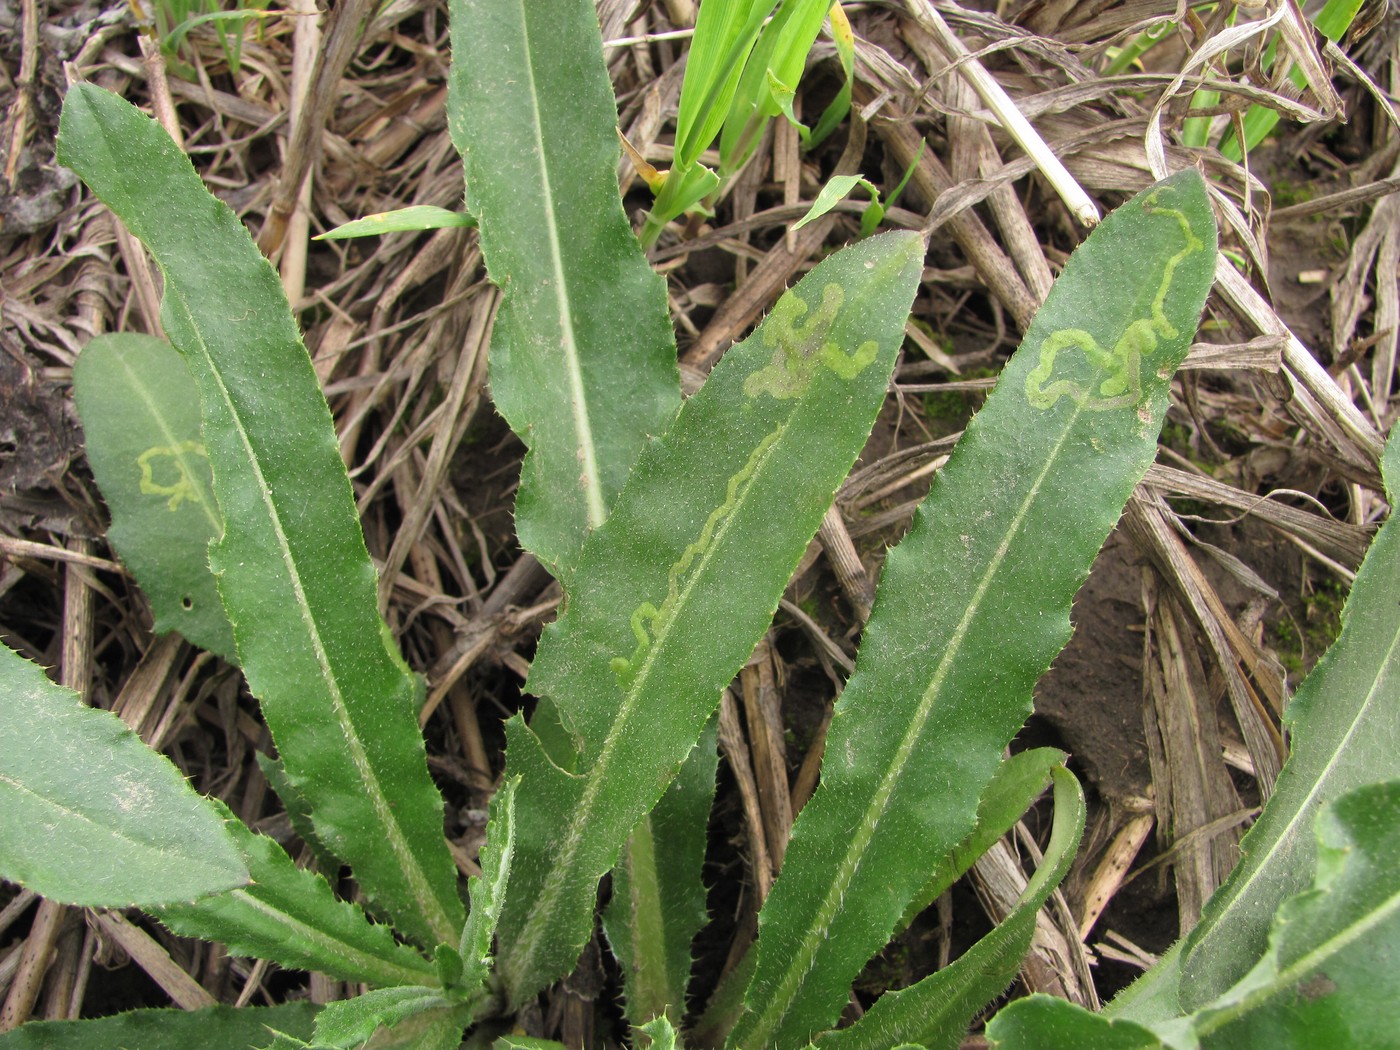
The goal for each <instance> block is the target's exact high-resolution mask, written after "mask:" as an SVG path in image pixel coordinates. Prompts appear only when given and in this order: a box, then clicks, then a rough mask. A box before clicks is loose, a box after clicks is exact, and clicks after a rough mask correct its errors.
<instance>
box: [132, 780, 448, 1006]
mask: <svg viewBox="0 0 1400 1050" xmlns="http://www.w3.org/2000/svg"><path fill="white" fill-rule="evenodd" d="M215 805H216V806H218V808H219V810H220V812H221V813H222V814H223V817H224V825H225V827H227V828H228V830H229V833H230V834H231V835H232V836H233V840H234V841H235V842H236V843H237V844H238V846H239V849H240V850H241V852H242V854H243V859H244V862H245V863H246V864H247V865H248V870H249V872H250V873H251V874H252V881H251V882H250V883H249V884H248V885H247V886H243V887H240V888H238V889H233V890H229V891H227V892H225V893H221V894H218V895H216V896H212V897H205V898H203V899H202V900H199V901H197V902H195V903H193V904H180V905H172V906H169V907H164V908H155V909H151V908H148V909H147V910H148V911H150V912H151V914H153V915H155V917H156V918H158V919H160V921H161V922H163V923H164V924H165V925H166V926H168V927H170V929H171V930H173V931H175V932H176V933H178V934H180V935H181V936H182V937H200V938H203V939H204V940H207V941H221V942H223V943H224V944H226V945H227V946H228V949H229V953H230V954H231V955H244V956H251V957H253V958H256V959H271V960H273V961H275V962H278V963H280V964H281V965H283V966H286V967H289V968H291V969H294V970H319V971H320V972H322V973H327V974H330V975H331V976H333V977H337V978H339V979H340V980H342V981H364V982H365V983H367V984H380V985H385V984H419V983H422V982H423V981H425V980H431V979H432V977H433V967H432V964H431V963H429V962H428V961H427V960H426V959H424V958H423V957H422V956H421V955H419V954H418V953H417V952H415V951H414V950H413V949H412V948H409V947H408V946H407V945H403V944H399V943H398V942H397V941H395V940H394V934H393V931H392V930H390V929H389V927H387V926H379V925H376V924H375V923H372V922H371V921H370V920H369V917H368V916H366V915H365V913H364V911H363V910H362V909H361V908H360V907H359V905H356V904H351V903H348V902H346V901H342V900H339V899H337V898H336V896H335V894H334V893H333V892H332V891H331V888H330V885H329V884H328V883H327V882H326V880H325V879H324V878H322V877H321V876H320V875H318V874H317V873H316V872H314V871H307V870H306V869H304V868H298V867H297V866H296V864H295V863H294V862H293V861H292V858H291V857H289V856H287V853H286V851H285V850H283V849H282V847H281V846H279V845H278V844H277V843H276V842H274V841H273V840H272V839H270V838H268V837H267V836H266V835H256V834H254V833H253V832H252V831H250V830H248V828H247V826H246V825H245V824H244V823H243V822H242V821H241V820H239V819H238V818H237V817H235V816H234V815H233V813H231V812H230V811H229V810H228V808H227V807H226V806H224V805H223V804H221V803H217V802H216V803H215Z"/></svg>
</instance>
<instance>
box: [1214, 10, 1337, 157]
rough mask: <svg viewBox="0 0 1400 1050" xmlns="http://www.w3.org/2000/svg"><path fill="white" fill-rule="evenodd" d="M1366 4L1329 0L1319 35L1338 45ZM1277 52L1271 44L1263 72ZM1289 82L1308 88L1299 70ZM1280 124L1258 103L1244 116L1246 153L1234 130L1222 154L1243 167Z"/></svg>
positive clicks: (1320, 14)
mask: <svg viewBox="0 0 1400 1050" xmlns="http://www.w3.org/2000/svg"><path fill="white" fill-rule="evenodd" d="M1362 3H1363V0H1327V3H1326V4H1324V5H1323V6H1322V8H1321V9H1320V10H1317V11H1316V14H1314V15H1313V16H1312V19H1313V24H1314V25H1315V26H1316V27H1317V30H1318V32H1319V33H1321V34H1322V35H1323V36H1324V37H1326V38H1327V39H1328V40H1330V41H1332V43H1334V44H1335V43H1336V42H1337V41H1339V40H1341V39H1342V34H1343V33H1345V32H1346V31H1347V29H1348V28H1350V26H1351V23H1352V21H1353V20H1354V19H1355V18H1356V15H1357V12H1358V11H1360V10H1361V7H1362ZM1277 51H1278V42H1277V41H1272V42H1270V44H1269V46H1268V47H1267V48H1266V49H1265V51H1264V57H1263V69H1264V70H1265V71H1267V70H1268V69H1269V67H1270V66H1271V65H1272V64H1273V61H1274V57H1275V54H1276V53H1277ZM1289 79H1290V80H1291V81H1293V84H1294V86H1295V87H1297V88H1298V89H1299V90H1303V89H1306V88H1307V86H1308V83H1307V78H1306V77H1305V76H1304V75H1303V72H1302V70H1301V69H1299V68H1298V67H1297V66H1295V67H1294V68H1293V69H1291V70H1290V71H1289ZM1203 104H1204V103H1203ZM1278 122H1279V114H1278V110H1275V109H1270V108H1269V107H1268V106H1261V105H1258V104H1257V103H1256V104H1255V105H1252V106H1250V107H1249V109H1248V110H1246V111H1245V115H1244V132H1243V134H1244V147H1243V149H1242V148H1241V146H1240V139H1239V137H1238V136H1237V135H1236V134H1235V130H1234V128H1231V129H1230V130H1229V131H1227V132H1226V133H1225V138H1224V139H1223V141H1221V143H1220V152H1221V153H1222V154H1224V156H1225V159H1226V160H1231V161H1234V162H1235V163H1236V164H1238V163H1240V162H1241V161H1242V160H1243V159H1244V154H1245V152H1246V151H1247V150H1252V149H1253V148H1254V147H1255V146H1257V145H1259V143H1261V142H1263V141H1264V140H1265V139H1266V138H1268V137H1269V132H1271V131H1273V130H1274V127H1275V126H1276V125H1277V124H1278Z"/></svg>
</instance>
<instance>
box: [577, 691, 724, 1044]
mask: <svg viewBox="0 0 1400 1050" xmlns="http://www.w3.org/2000/svg"><path fill="white" fill-rule="evenodd" d="M716 748H717V740H716V722H715V720H714V719H711V720H710V723H709V725H707V726H706V727H705V731H704V732H703V733H701V734H700V742H699V743H698V744H696V745H695V750H694V751H692V752H691V753H690V757H689V758H687V759H686V760H685V764H684V765H683V766H681V771H680V773H679V774H677V776H676V779H675V780H673V781H671V786H670V787H668V788H667V789H666V793H665V794H663V795H662V796H661V801H659V802H658V803H657V804H656V808H655V809H653V810H652V811H651V812H650V813H648V814H647V815H646V816H645V817H643V818H642V819H641V822H640V823H639V824H638V825H637V826H636V828H635V829H634V830H633V831H632V834H631V836H630V837H629V838H628V840H627V845H626V846H624V847H623V850H622V855H621V857H619V858H618V863H617V867H615V868H613V873H612V899H611V900H610V901H609V902H608V908H607V911H605V912H604V913H603V929H604V931H605V932H606V933H607V935H608V943H609V944H610V945H611V946H612V950H613V955H615V956H616V957H617V961H618V962H619V963H620V964H621V966H622V976H623V988H624V992H625V994H626V997H627V1019H628V1020H629V1021H631V1022H632V1024H634V1025H641V1024H643V1023H644V1022H646V1021H650V1020H651V1019H652V1018H655V1017H660V1016H661V1015H662V1014H663V1013H664V1012H665V1011H666V1010H667V1008H669V1009H670V1011H671V1014H672V1015H673V1016H676V1017H680V1016H681V1015H682V1014H684V1012H685V992H686V988H687V986H688V985H689V983H690V966H691V963H692V962H693V961H694V957H693V956H692V955H691V951H690V942H691V941H692V940H694V939H695V935H696V934H697V933H699V932H700V928H701V927H702V926H704V925H705V923H706V921H708V919H709V913H708V912H707V911H706V910H705V884H704V882H703V881H702V880H701V874H700V873H701V869H702V868H703V867H704V864H705V832H706V830H707V826H708V822H709V817H710V807H711V805H712V804H713V802H714V798H715V773H716V771H717V769H718V766H719V754H718V751H717V750H716Z"/></svg>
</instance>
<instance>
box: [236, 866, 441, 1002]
mask: <svg viewBox="0 0 1400 1050" xmlns="http://www.w3.org/2000/svg"><path fill="white" fill-rule="evenodd" d="M231 896H233V897H235V898H237V899H238V900H239V901H241V902H242V903H243V904H244V905H245V906H247V907H249V908H251V909H252V910H254V911H257V912H259V913H261V914H263V915H266V916H267V917H268V918H270V919H272V920H273V921H274V922H276V923H277V924H278V925H279V926H285V927H288V928H289V929H291V930H293V931H295V932H296V933H298V934H300V935H301V937H302V938H303V939H304V940H306V941H308V942H309V943H311V944H312V945H313V946H315V947H317V948H320V949H321V950H322V951H323V952H325V953H326V954H327V955H329V956H330V957H332V958H336V959H338V960H340V961H341V962H342V963H345V964H347V965H350V966H355V967H357V968H358V970H359V972H360V973H362V974H376V975H377V976H376V977H374V978H373V980H374V981H375V982H377V983H379V984H384V985H392V984H395V983H398V984H416V983H418V982H419V981H421V980H423V979H424V978H425V977H426V978H430V979H431V978H432V976H433V971H432V967H430V966H427V965H426V964H425V965H424V968H423V969H422V970H415V969H411V968H409V967H408V966H405V965H403V964H402V963H398V962H395V961H393V960H390V959H385V958H384V957H383V956H380V955H377V954H373V953H369V952H366V951H365V950H364V949H362V948H360V947H357V946H356V945H354V944H352V943H351V942H350V941H347V940H345V939H343V938H341V937H335V936H332V935H330V934H328V933H327V932H326V931H325V930H323V929H321V927H319V926H313V925H311V924H309V923H306V922H304V921H302V920H301V919H299V918H297V917H296V916H295V915H293V914H291V913H290V912H288V911H286V910H284V909H282V908H279V907H276V906H275V905H273V904H271V903H269V902H268V901H264V900H262V899H260V898H258V897H255V896H254V895H253V894H252V893H251V892H249V891H248V890H246V889H239V890H234V891H233V892H232V894H231ZM337 903H338V902H337Z"/></svg>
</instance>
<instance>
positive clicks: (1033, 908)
mask: <svg viewBox="0 0 1400 1050" xmlns="http://www.w3.org/2000/svg"><path fill="white" fill-rule="evenodd" d="M1051 776H1052V777H1053V778H1054V782H1055V826H1054V829H1053V830H1052V831H1051V833H1050V842H1049V844H1048V845H1047V846H1046V848H1045V857H1044V860H1043V861H1042V863H1041V865H1040V867H1039V868H1038V869H1036V873H1035V874H1034V875H1033V876H1032V877H1031V879H1030V882H1029V883H1027V885H1026V889H1025V891H1024V892H1023V893H1022V894H1021V899H1020V900H1018V901H1017V902H1016V906H1015V907H1014V908H1013V909H1012V910H1011V913H1010V914H1009V915H1007V916H1006V918H1005V919H1004V920H1002V922H1000V923H999V924H998V925H997V926H996V927H995V928H994V929H993V930H992V932H991V933H989V934H987V935H986V936H985V937H983V938H982V939H981V940H980V941H978V942H977V943H976V944H975V945H973V946H972V947H971V948H969V949H968V950H967V951H966V952H964V953H963V954H962V955H960V956H959V957H958V958H957V960H956V961H955V962H953V963H952V965H950V966H948V967H947V968H945V969H942V970H939V971H938V972H937V973H935V974H933V975H932V976H929V977H926V978H924V979H923V980H922V981H920V982H919V983H918V984H915V985H913V986H912V987H910V988H905V989H904V990H902V991H898V992H886V993H885V994H884V995H882V996H881V997H880V998H879V1000H877V1001H876V1003H875V1005H874V1006H872V1007H871V1008H870V1009H869V1010H867V1011H866V1013H865V1016H864V1017H862V1018H861V1019H860V1020H859V1021H857V1022H856V1023H855V1024H853V1025H852V1026H851V1027H850V1028H845V1029H842V1030H840V1031H837V1032H831V1033H828V1034H827V1035H825V1036H822V1037H820V1038H818V1039H817V1041H816V1043H817V1048H818V1050H883V1048H884V1047H887V1046H896V1045H898V1044H900V1043H918V1044H920V1045H922V1046H926V1047H928V1048H929V1050H957V1047H958V1046H959V1044H961V1043H962V1041H963V1038H964V1037H965V1036H966V1035H967V1029H968V1025H969V1024H971V1022H972V1020H973V1018H975V1017H976V1016H977V1014H978V1013H979V1012H980V1011H981V1010H982V1008H983V1007H985V1006H986V1005H987V1003H988V1002H989V1001H991V1000H992V999H994V998H996V997H997V996H998V995H1000V994H1001V993H1002V992H1004V991H1005V990H1006V986H1007V985H1009V984H1010V983H1011V982H1012V980H1013V979H1015V977H1016V971H1017V969H1018V968H1019V967H1020V965H1021V960H1022V959H1024V958H1025V956H1026V952H1028V951H1029V950H1030V946H1031V938H1032V936H1033V935H1034V934H1035V917H1036V913H1037V912H1039V911H1040V909H1041V907H1042V906H1044V904H1045V902H1046V900H1047V899H1048V898H1049V897H1050V894H1051V893H1052V892H1053V891H1054V889H1055V887H1056V886H1058V885H1059V884H1060V882H1061V881H1062V880H1063V879H1064V877H1065V876H1066V875H1067V874H1068V873H1069V869H1070V865H1071V864H1073V863H1074V855H1075V852H1076V851H1077V850H1078V848H1079V839H1080V836H1081V835H1082V834H1083V832H1084V792H1083V791H1082V790H1081V789H1080V787H1079V782H1078V781H1077V780H1075V778H1074V774H1073V773H1071V772H1070V771H1069V770H1067V769H1065V767H1064V766H1055V767H1053V769H1052V770H1051Z"/></svg>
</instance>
